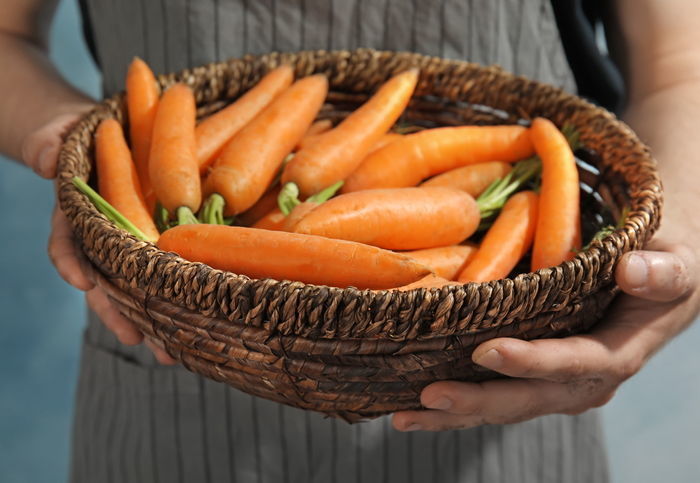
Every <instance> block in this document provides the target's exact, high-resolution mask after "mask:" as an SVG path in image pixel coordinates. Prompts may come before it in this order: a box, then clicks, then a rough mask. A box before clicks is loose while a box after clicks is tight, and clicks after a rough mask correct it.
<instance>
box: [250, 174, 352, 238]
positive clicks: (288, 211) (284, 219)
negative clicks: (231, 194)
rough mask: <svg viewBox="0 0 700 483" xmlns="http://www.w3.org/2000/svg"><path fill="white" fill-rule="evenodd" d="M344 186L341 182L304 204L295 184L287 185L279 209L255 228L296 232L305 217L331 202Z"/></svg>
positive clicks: (264, 218)
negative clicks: (323, 204) (295, 229)
mask: <svg viewBox="0 0 700 483" xmlns="http://www.w3.org/2000/svg"><path fill="white" fill-rule="evenodd" d="M341 186H343V182H342V181H339V182H337V183H335V184H334V185H332V186H329V187H328V188H326V189H324V190H322V191H320V192H318V193H316V194H315V195H313V196H310V197H309V198H308V199H307V200H306V201H304V202H303V203H302V202H301V201H299V198H298V197H299V188H298V187H297V185H295V184H294V183H287V184H286V185H284V187H283V188H282V189H281V190H280V194H279V196H278V203H279V207H278V208H275V209H274V210H272V211H270V212H269V213H268V214H267V215H265V216H264V217H263V218H262V219H260V220H259V221H258V222H257V223H255V225H253V227H254V228H262V229H265V230H282V231H294V227H295V226H296V224H297V223H298V222H299V220H301V219H302V218H303V217H304V216H306V215H307V214H308V213H309V212H311V211H312V210H313V209H314V208H316V207H317V206H318V205H320V204H321V203H324V202H325V201H327V200H329V199H330V198H331V197H332V196H333V195H335V193H336V192H337V191H338V190H339V189H340V187H341Z"/></svg>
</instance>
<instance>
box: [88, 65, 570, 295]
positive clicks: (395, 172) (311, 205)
mask: <svg viewBox="0 0 700 483" xmlns="http://www.w3.org/2000/svg"><path fill="white" fill-rule="evenodd" d="M418 79H419V72H418V71H417V70H416V69H413V70H408V71H405V72H401V73H399V74H397V75H395V76H394V77H392V78H390V79H389V80H387V81H386V82H385V83H384V84H383V85H382V86H381V87H380V88H379V89H378V90H377V91H376V92H375V93H374V94H373V95H372V96H370V97H369V98H368V100H367V101H366V102H365V103H364V104H362V105H361V106H360V107H359V108H357V109H356V110H355V111H354V112H352V113H350V114H349V115H348V116H347V117H346V118H345V119H344V120H343V121H341V122H340V123H338V124H337V125H335V126H334V125H333V124H332V123H331V122H330V121H329V120H326V119H319V118H318V116H319V113H320V112H321V108H322V106H323V104H324V102H325V99H326V96H327V94H328V80H327V79H326V77H325V76H323V75H312V76H308V77H303V78H300V79H295V78H294V72H293V69H292V68H291V67H290V66H287V65H282V66H280V67H277V68H275V69H273V70H271V71H270V72H268V73H267V74H266V75H265V76H264V77H263V78H262V79H261V80H260V81H259V82H258V83H257V84H256V85H255V86H254V87H253V88H252V89H250V90H249V91H247V92H246V93H245V94H244V95H242V96H241V97H239V98H238V99H236V100H235V101H234V102H233V103H231V104H229V105H228V106H226V107H225V108H223V109H221V110H220V111H218V112H216V113H214V114H212V115H210V116H209V117H207V118H205V119H203V120H201V121H200V122H197V119H196V105H195V96H194V94H193V92H192V90H191V89H190V88H189V87H188V86H187V85H185V84H182V83H179V84H174V85H172V86H171V87H169V88H168V89H167V90H165V91H164V92H160V90H159V87H158V84H157V82H156V80H155V78H154V75H153V73H152V72H151V70H150V68H149V67H148V66H147V65H146V64H145V63H144V62H143V61H141V60H140V59H135V60H134V61H133V62H132V64H131V66H130V68H129V71H128V74H127V79H126V104H127V108H128V127H129V130H128V133H125V132H124V131H123V130H122V127H121V125H120V124H119V123H118V122H117V121H116V120H114V119H107V120H105V121H103V122H102V123H101V124H100V125H99V127H98V129H97V133H96V139H95V146H96V148H95V157H96V169H97V175H98V191H99V194H98V193H96V192H94V191H93V190H92V189H91V188H90V187H89V186H87V185H86V184H85V183H84V182H83V181H81V180H79V179H76V180H74V181H75V183H76V185H77V186H78V187H79V188H80V189H81V190H82V191H83V192H84V193H85V194H86V195H88V197H89V198H90V199H91V200H92V201H93V203H95V205H96V206H97V207H98V208H99V209H100V210H101V211H102V212H103V213H104V214H105V215H106V216H107V217H108V218H110V219H111V220H113V221H114V222H115V223H116V224H117V225H118V226H120V227H122V228H124V229H126V230H128V231H129V232H131V233H132V234H133V235H134V236H136V237H138V238H141V239H143V240H147V241H151V242H154V243H156V244H157V246H158V247H160V248H161V249H163V250H166V251H172V252H175V253H177V254H178V255H180V256H182V257H183V258H185V259H188V260H191V261H197V262H203V263H206V264H209V265H210V266H212V267H214V268H218V269H222V270H228V271H231V272H234V273H238V274H243V275H247V276H250V277H253V278H274V279H278V280H297V281H301V282H305V283H314V284H322V285H329V286H335V287H348V286H354V287H358V288H361V289H392V288H399V289H406V288H415V287H440V286H444V285H447V284H455V283H466V282H484V281H489V280H496V279H500V278H504V277H507V276H508V275H509V274H510V273H511V272H512V271H513V269H514V268H515V267H516V266H517V265H518V264H519V263H521V262H522V260H523V259H524V257H526V256H528V255H529V259H530V261H531V266H530V268H531V270H533V271H534V270H537V269H540V268H544V267H551V266H554V265H557V264H559V263H561V262H563V261H564V260H568V259H570V258H572V257H573V256H574V254H575V252H576V250H578V249H580V246H581V228H580V226H581V223H580V213H579V181H578V172H577V169H576V163H575V158H574V155H573V152H572V149H571V147H570V144H569V141H568V140H567V137H566V136H565V135H564V134H563V133H562V132H561V131H560V130H559V129H558V128H557V127H556V126H555V125H554V124H553V123H552V122H550V121H548V120H546V119H543V118H537V119H534V120H533V121H532V123H531V124H530V126H529V127H525V126H521V125H503V126H457V127H437V128H426V129H421V130H418V131H417V132H414V133H412V134H399V133H398V132H396V131H398V130H397V129H396V125H397V121H398V120H399V118H400V117H401V115H402V114H403V112H404V110H405V109H406V107H407V105H408V103H409V101H410V99H411V97H412V95H413V92H414V89H415V87H416V84H417V82H418ZM127 139H128V141H127ZM302 200H303V201H302ZM477 240H478V241H477ZM525 259H526V258H525Z"/></svg>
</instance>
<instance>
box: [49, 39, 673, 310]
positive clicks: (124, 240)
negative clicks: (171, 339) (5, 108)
mask: <svg viewBox="0 0 700 483" xmlns="http://www.w3.org/2000/svg"><path fill="white" fill-rule="evenodd" d="M397 54H398V55H406V56H408V57H409V61H410V60H411V59H413V60H414V61H415V62H416V63H418V64H420V63H421V62H422V63H423V64H431V63H443V64H444V65H446V66H449V67H454V68H459V69H475V70H478V71H479V72H480V73H482V74H483V75H487V76H489V77H492V78H494V79H500V80H502V81H503V82H506V83H516V84H519V85H521V86H525V88H524V89H523V92H525V93H526V92H528V90H531V89H535V90H539V91H541V92H546V93H547V95H550V96H552V97H557V98H561V99H563V101H562V102H563V103H564V102H568V103H569V104H570V105H573V106H575V108H576V109H580V110H585V111H589V112H594V113H595V114H596V115H598V116H599V117H600V118H601V119H604V120H605V122H606V123H608V125H609V126H612V127H613V128H614V129H615V130H616V131H618V132H619V133H620V136H622V137H624V138H626V140H627V141H628V142H629V143H630V146H631V147H634V148H635V149H636V150H637V152H636V153H634V154H635V156H637V157H638V156H642V157H644V161H645V164H644V167H645V169H648V170H650V171H649V173H650V181H648V182H647V183H645V184H642V185H640V186H637V187H636V191H635V192H634V193H632V195H635V194H636V196H634V197H633V196H630V203H632V202H633V201H634V202H637V204H638V205H639V204H640V203H641V202H642V201H644V202H645V203H651V204H652V205H654V206H657V207H659V209H660V206H661V203H662V198H661V189H660V181H659V180H658V173H656V172H655V171H654V166H655V161H654V160H653V158H652V157H651V155H650V153H649V149H648V148H647V147H646V146H644V145H643V143H642V142H641V141H640V140H639V138H638V137H637V136H636V134H634V132H632V130H631V129H630V128H629V127H628V126H627V125H626V124H624V123H623V122H622V121H620V120H619V119H617V118H616V117H615V116H614V115H613V114H611V113H609V112H607V111H605V110H604V109H602V108H600V107H597V106H595V105H593V104H592V103H590V102H588V101H586V100H584V99H581V98H579V97H576V96H574V95H573V94H569V93H566V92H564V91H563V90H562V89H560V88H558V87H555V86H552V85H548V84H544V83H541V82H538V81H534V80H532V79H528V78H526V77H524V76H516V75H514V74H511V73H509V72H507V71H505V70H503V69H501V68H500V67H498V66H482V65H479V64H475V63H470V62H466V61H458V60H447V59H441V58H438V57H431V56H423V55H419V54H411V53H396V52H391V51H375V50H371V49H357V50H354V51H345V50H340V51H325V50H320V51H319V50H317V51H303V52H295V53H271V54H264V55H258V56H252V55H248V56H244V57H242V58H241V59H230V60H227V61H223V62H216V63H211V64H207V65H205V66H201V67H195V68H192V69H184V70H182V71H179V72H176V73H172V74H165V75H160V76H158V81H159V83H160V84H161V86H163V87H164V86H167V85H169V84H172V83H173V82H174V81H176V80H179V81H185V82H186V83H189V84H192V83H193V78H194V77H197V76H199V75H201V72H203V71H207V70H208V69H213V68H225V67H226V66H227V65H229V64H230V63H231V62H268V63H269V67H270V68H272V67H274V66H275V65H278V64H280V63H283V62H285V61H286V60H287V59H288V58H290V56H297V57H299V58H303V57H304V56H311V57H323V56H330V57H333V56H336V57H340V58H347V59H353V56H358V55H359V56H362V55H370V56H378V57H383V56H394V55H397ZM123 99H124V92H123V91H122V92H120V93H117V94H115V95H114V96H112V97H111V98H109V99H105V100H103V101H102V102H100V103H99V104H98V105H97V106H96V107H95V108H93V109H92V110H91V111H90V112H89V113H87V114H86V115H85V116H84V117H83V118H82V119H81V120H80V121H79V122H78V123H77V124H76V125H74V126H73V128H72V129H71V130H70V132H69V133H68V135H67V137H66V139H71V138H73V139H77V138H78V137H79V135H80V132H81V130H84V129H85V126H86V122H87V121H86V120H87V119H95V118H100V117H104V116H109V117H114V112H113V110H114V106H118V105H120V104H122V103H123ZM555 124H559V123H557V122H556V121H555ZM559 127H561V126H559ZM584 140H585V136H584ZM72 151H74V149H73V147H72V145H70V144H69V143H64V145H63V146H62V148H61V152H60V155H59V167H58V171H59V176H58V178H59V196H60V202H61V207H62V208H63V209H64V211H65V212H66V213H67V215H68V218H69V220H70V221H71V223H72V224H73V225H74V228H75V222H76V218H77V217H78V216H87V217H88V219H89V223H91V224H93V225H98V226H99V230H100V231H102V232H103V233H105V234H107V235H109V236H115V237H118V238H119V239H120V241H119V242H118V243H119V245H120V246H121V247H122V248H123V249H124V250H125V251H128V252H130V253H132V252H141V256H146V257H149V256H152V255H153V254H155V253H157V254H158V255H160V256H166V257H170V261H174V263H175V265H176V266H177V269H176V270H175V271H174V273H173V277H175V278H176V279H177V278H180V277H182V276H184V275H185V274H187V273H189V272H191V271H196V272H198V273H199V274H200V276H202V277H204V278H206V279H210V280H214V279H215V280H218V281H219V282H220V283H223V282H225V281H228V282H232V283H238V282H241V283H244V284H249V285H251V288H252V290H253V291H255V290H257V289H262V290H265V291H270V290H277V291H285V292H296V291H299V290H301V291H304V292H309V291H311V292H313V291H318V290H321V289H322V290H324V291H327V292H328V293H329V296H330V297H337V298H338V299H343V298H347V297H362V298H368V299H369V300H370V303H371V301H372V300H373V299H376V298H378V297H379V298H388V300H387V301H385V303H387V304H389V305H396V306H406V305H410V304H411V303H410V300H414V299H416V298H426V297H427V298H445V297H455V296H457V295H458V294H460V293H462V292H464V291H465V290H467V289H468V290H470V291H476V292H479V293H482V294H489V293H491V292H494V291H497V290H499V291H502V290H506V291H512V290H515V289H516V288H517V286H518V285H520V284H524V285H527V286H530V287H532V286H538V287H539V286H541V285H542V284H543V283H547V281H549V280H553V279H559V278H560V277H561V276H562V275H561V274H562V273H573V272H577V271H581V270H584V268H583V267H584V261H585V260H586V259H596V260H601V261H602V262H601V263H605V264H613V265H614V264H615V263H616V262H617V261H618V260H619V258H620V257H621V256H622V254H623V253H624V252H625V251H627V250H628V249H630V248H634V247H635V246H636V245H639V244H640V243H641V244H643V243H644V242H645V241H646V240H647V239H648V238H649V237H650V236H651V234H653V232H654V231H655V229H656V227H657V226H658V223H659V218H658V216H657V217H656V218H655V219H654V218H653V217H651V216H650V215H649V212H648V211H644V210H641V209H636V210H630V211H629V213H628V214H627V218H626V221H625V224H624V226H622V227H620V228H617V229H615V230H614V231H613V232H612V233H611V234H609V235H607V236H605V237H604V238H603V239H601V240H597V241H593V242H592V243H591V244H590V246H589V248H587V249H586V250H584V251H581V252H579V253H577V254H576V256H575V257H574V258H573V259H572V260H570V261H566V262H563V263H562V264H560V265H558V266H556V267H549V268H543V269H540V270H537V271H536V272H528V273H523V274H519V275H517V276H516V277H515V278H512V279H501V280H494V281H489V282H483V283H474V282H470V283H468V284H463V285H450V286H446V287H442V288H416V289H412V290H407V291H397V290H393V289H392V290H359V289H357V288H353V287H349V288H339V287H326V286H321V285H314V284H305V283H302V282H296V281H286V280H274V279H253V278H250V277H247V276H245V275H240V274H235V273H232V272H225V271H222V270H218V269H215V268H212V267H209V266H207V265H205V264H202V263H198V262H190V261H188V260H185V259H183V258H181V257H179V256H177V255H175V254H166V253H165V252H162V251H160V250H159V249H158V248H157V247H156V245H155V244H152V243H149V242H143V241H140V240H137V239H136V238H135V237H133V236H131V235H129V234H127V233H125V232H123V231H122V230H120V229H119V228H117V227H116V226H114V225H112V224H111V223H110V222H108V221H107V220H106V218H104V217H103V215H102V214H101V213H99V212H98V211H97V209H96V208H95V207H94V206H92V205H91V204H89V203H88V204H87V206H79V207H78V208H77V209H76V207H75V203H76V198H75V197H76V196H82V195H81V194H80V193H79V192H78V191H77V189H76V188H75V187H74V186H73V185H72V183H71V182H70V179H71V178H72V176H73V175H74V174H75V173H74V172H72V171H71V170H70V169H69V168H68V158H69V157H70V155H71V152H72ZM73 154H74V153H73ZM638 238H641V239H640V240H637V239H638ZM619 247H623V248H622V249H621V250H620V249H619ZM127 283H128V284H130V285H134V284H135V283H136V282H135V281H134V280H128V281H127ZM152 289H153V287H148V288H147V289H146V290H147V291H148V290H152ZM153 295H155V294H153Z"/></svg>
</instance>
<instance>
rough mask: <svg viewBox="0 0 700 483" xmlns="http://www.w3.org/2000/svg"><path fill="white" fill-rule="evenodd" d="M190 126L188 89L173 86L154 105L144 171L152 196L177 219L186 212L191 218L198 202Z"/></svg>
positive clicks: (191, 102) (192, 122)
mask: <svg viewBox="0 0 700 483" xmlns="http://www.w3.org/2000/svg"><path fill="white" fill-rule="evenodd" d="M194 125H195V102H194V94H193V92H192V89H190V88H189V87H187V86H186V85H184V84H174V85H173V86H172V87H170V88H169V89H168V90H167V91H165V93H164V94H163V96H162V97H161V100H160V103H159V105H158V112H157V113H156V119H155V123H154V124H153V139H152V142H151V154H150V159H149V162H148V171H149V174H150V177H151V184H152V185H153V190H154V192H155V194H156V197H157V198H158V200H159V201H160V202H161V204H162V205H163V207H165V209H166V210H168V212H170V213H171V214H173V213H176V214H177V215H178V218H180V217H181V215H187V213H188V212H189V214H190V215H192V218H193V217H194V215H193V213H195V212H196V211H197V210H198V209H199V206H200V204H201V202H202V192H201V183H200V179H199V167H198V164H197V158H196V155H195V137H194Z"/></svg>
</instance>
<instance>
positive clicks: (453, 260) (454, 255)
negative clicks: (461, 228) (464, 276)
mask: <svg viewBox="0 0 700 483" xmlns="http://www.w3.org/2000/svg"><path fill="white" fill-rule="evenodd" d="M476 250H477V247H476V245H474V244H472V243H467V244H464V245H450V246H446V247H437V248H426V249H424V250H413V251H410V252H403V254H404V255H406V256H407V257H411V258H413V259H414V260H416V261H417V262H419V263H421V264H422V265H425V266H426V267H428V268H430V269H431V270H432V271H433V272H435V275H437V276H439V277H442V278H445V279H447V280H454V279H455V278H457V275H459V272H461V271H462V268H464V266H465V265H466V264H467V263H469V261H470V260H471V258H472V257H473V256H474V253H476Z"/></svg>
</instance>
